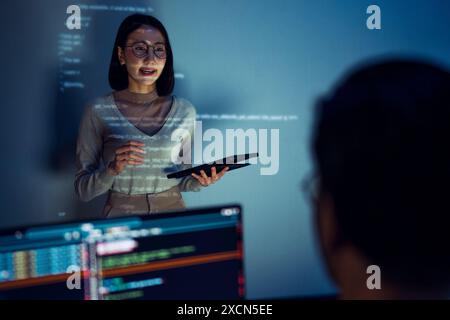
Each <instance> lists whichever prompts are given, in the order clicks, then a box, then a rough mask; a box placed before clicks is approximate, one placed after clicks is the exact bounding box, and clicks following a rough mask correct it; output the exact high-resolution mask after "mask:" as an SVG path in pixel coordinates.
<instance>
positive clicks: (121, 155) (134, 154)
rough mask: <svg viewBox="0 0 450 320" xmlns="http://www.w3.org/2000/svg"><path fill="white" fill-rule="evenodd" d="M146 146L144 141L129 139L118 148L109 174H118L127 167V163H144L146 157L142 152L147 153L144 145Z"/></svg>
mask: <svg viewBox="0 0 450 320" xmlns="http://www.w3.org/2000/svg"><path fill="white" fill-rule="evenodd" d="M143 146H145V144H144V143H142V142H139V141H128V142H127V143H125V144H124V145H122V146H121V147H119V148H117V149H116V151H115V153H116V155H115V157H114V160H113V161H112V162H110V163H109V166H108V169H107V171H108V174H110V175H112V176H116V175H118V174H119V173H121V172H122V171H123V169H125V167H126V166H127V165H140V164H143V163H144V157H143V156H142V154H144V153H145V151H144V149H142V147H143Z"/></svg>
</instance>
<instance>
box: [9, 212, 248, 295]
mask: <svg viewBox="0 0 450 320" xmlns="http://www.w3.org/2000/svg"><path fill="white" fill-rule="evenodd" d="M241 221H242V209H241V207H240V206H239V205H229V206H220V207H208V208H202V209H192V210H186V211H179V212H170V213H161V214H154V215H147V216H142V215H139V216H127V217H124V218H115V219H95V220H87V221H77V222H71V223H64V224H53V225H43V226H35V227H26V228H20V229H15V230H4V231H0V299H84V300H127V299H243V298H244V295H245V290H244V283H245V282H244V269H243V245H242V223H241Z"/></svg>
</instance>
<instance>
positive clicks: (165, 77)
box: [108, 14, 175, 96]
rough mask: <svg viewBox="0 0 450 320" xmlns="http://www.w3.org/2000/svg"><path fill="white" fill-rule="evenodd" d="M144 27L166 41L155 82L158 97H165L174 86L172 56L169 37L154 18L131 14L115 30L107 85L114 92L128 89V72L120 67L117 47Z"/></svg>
mask: <svg viewBox="0 0 450 320" xmlns="http://www.w3.org/2000/svg"><path fill="white" fill-rule="evenodd" d="M143 25H146V26H151V27H154V28H156V29H158V30H159V31H160V32H161V33H162V35H163V37H164V38H165V40H166V47H167V59H166V64H165V66H164V69H163V72H162V73H161V75H160V77H159V78H158V80H156V89H157V92H158V94H159V95H160V96H166V95H169V94H171V93H172V91H173V87H174V85H175V76H174V71H173V54H172V47H171V46H170V41H169V35H168V34H167V31H166V28H164V26H163V24H162V23H161V22H160V21H159V20H158V19H156V18H155V17H152V16H149V15H143V14H132V15H130V16H128V17H126V18H125V19H124V20H123V21H122V23H121V24H120V27H119V30H117V35H116V41H115V42H114V47H113V50H112V55H111V63H110V65H109V76H108V78H109V85H110V86H111V88H112V89H114V90H123V89H126V88H128V72H127V69H126V66H121V65H120V61H119V57H118V55H117V47H121V48H123V47H124V46H125V44H126V41H127V38H128V35H129V34H130V33H132V32H133V31H135V30H136V29H138V28H139V27H141V26H143Z"/></svg>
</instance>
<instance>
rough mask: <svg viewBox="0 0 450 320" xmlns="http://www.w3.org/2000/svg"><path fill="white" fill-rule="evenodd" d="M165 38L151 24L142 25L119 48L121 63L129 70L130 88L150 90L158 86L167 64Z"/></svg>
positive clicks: (138, 90) (142, 90)
mask: <svg viewBox="0 0 450 320" xmlns="http://www.w3.org/2000/svg"><path fill="white" fill-rule="evenodd" d="M165 43H166V41H165V39H164V37H163V35H162V34H161V32H160V31H159V30H158V29H156V28H154V27H150V26H141V27H139V28H138V29H136V30H135V31H133V32H132V33H130V34H129V35H128V38H127V41H126V43H125V47H124V48H120V47H119V48H118V54H119V61H120V64H122V65H123V64H125V65H126V68H127V71H128V88H129V89H133V91H136V92H148V91H149V90H153V89H154V88H155V86H156V80H157V79H158V78H159V76H160V75H161V73H162V71H163V69H164V66H165V64H166V52H167V50H166V47H165Z"/></svg>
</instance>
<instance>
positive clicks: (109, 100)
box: [85, 92, 114, 114]
mask: <svg viewBox="0 0 450 320" xmlns="http://www.w3.org/2000/svg"><path fill="white" fill-rule="evenodd" d="M113 105H114V96H113V92H110V93H108V94H105V95H103V96H100V97H95V98H93V99H91V100H88V102H87V103H86V106H85V109H86V112H88V113H94V114H99V113H102V111H104V110H107V109H111V108H112V107H113Z"/></svg>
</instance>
